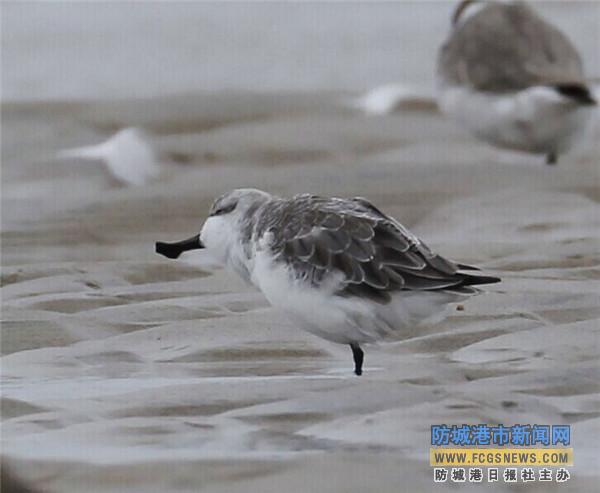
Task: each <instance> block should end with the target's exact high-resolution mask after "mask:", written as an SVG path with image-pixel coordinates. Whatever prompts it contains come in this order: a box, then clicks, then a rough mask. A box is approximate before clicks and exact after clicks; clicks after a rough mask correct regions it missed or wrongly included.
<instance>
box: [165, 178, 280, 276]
mask: <svg viewBox="0 0 600 493" xmlns="http://www.w3.org/2000/svg"><path fill="white" fill-rule="evenodd" d="M271 199H272V196H271V195H270V194H268V193H266V192H263V191H261V190H256V189H253V188H240V189H237V190H232V191H231V192H227V193H226V194H224V195H221V196H220V197H219V198H218V199H217V200H215V201H214V202H213V205H212V206H211V208H210V211H209V213H208V218H207V219H206V221H205V222H204V226H202V230H201V231H200V234H199V235H196V236H193V237H192V238H189V239H187V240H183V241H180V242H177V243H162V242H158V243H157V244H156V252H157V253H160V254H162V255H164V256H166V257H169V258H177V257H179V255H181V253H183V252H185V251H187V250H195V249H198V248H206V249H207V251H208V253H209V255H210V257H212V258H213V259H214V260H216V261H217V262H218V263H220V264H221V265H229V266H231V267H233V268H234V269H235V270H237V271H239V270H240V269H241V268H242V266H241V265H240V264H243V263H244V248H243V247H244V243H245V242H246V241H247V240H248V239H249V237H250V235H251V233H252V228H253V226H254V221H255V218H256V211H257V210H258V208H259V207H260V206H261V205H263V204H264V203H265V202H268V201H269V200H271Z"/></svg>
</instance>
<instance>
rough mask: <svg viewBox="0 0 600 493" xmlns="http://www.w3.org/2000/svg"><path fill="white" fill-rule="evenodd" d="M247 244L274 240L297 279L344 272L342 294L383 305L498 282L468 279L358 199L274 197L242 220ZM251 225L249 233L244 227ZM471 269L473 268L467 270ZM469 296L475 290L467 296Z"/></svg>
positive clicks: (470, 275) (458, 268)
mask: <svg viewBox="0 0 600 493" xmlns="http://www.w3.org/2000/svg"><path fill="white" fill-rule="evenodd" d="M247 218H248V221H247V224H246V235H247V239H246V241H248V240H250V235H252V239H253V240H254V241H258V240H259V239H260V238H262V237H263V235H265V234H267V233H270V234H272V240H271V244H270V248H271V250H272V253H273V256H274V257H275V259H276V261H278V262H285V263H286V264H287V265H289V267H290V269H291V270H292V272H293V275H294V277H295V278H297V279H302V280H305V281H307V282H309V283H311V284H313V285H319V284H320V283H322V282H323V281H325V280H326V279H327V278H328V276H330V275H332V274H334V273H342V274H343V281H342V287H341V288H340V290H339V293H338V294H339V295H342V296H359V297H363V298H365V297H366V298H370V299H372V300H374V301H378V302H382V303H385V302H388V301H389V300H390V295H391V293H393V292H395V291H401V290H418V291H434V290H446V289H447V290H453V291H455V292H457V291H458V292H465V293H466V292H469V291H470V290H469V289H468V288H467V287H468V286H470V285H474V284H485V283H492V282H497V281H499V279H497V278H494V277H489V276H481V275H477V274H476V273H465V272H462V271H461V269H464V268H467V269H469V267H468V266H459V265H457V264H455V263H454V262H451V261H449V260H446V259H444V258H443V257H441V256H440V255H437V254H435V253H433V252H432V251H431V250H430V249H429V248H428V247H427V245H425V244H424V243H423V242H422V241H420V240H419V239H418V238H416V237H415V236H414V235H412V234H411V233H410V232H409V231H407V230H406V229H405V228H404V227H403V226H402V225H401V224H400V223H398V222H397V221H396V220H395V219H393V218H391V217H389V216H387V215H385V214H384V213H383V212H381V211H380V210H379V209H377V208H376V207H375V206H374V205H372V204H371V203H370V202H368V201H367V200H365V199H362V198H354V199H339V198H324V197H318V196H314V195H298V196H295V197H293V198H292V199H278V198H274V199H273V200H270V201H268V202H265V203H264V204H263V205H262V206H260V207H259V208H258V209H257V210H254V211H252V214H251V215H247ZM250 225H252V227H249V226H250ZM471 269H473V268H471ZM471 292H472V291H471Z"/></svg>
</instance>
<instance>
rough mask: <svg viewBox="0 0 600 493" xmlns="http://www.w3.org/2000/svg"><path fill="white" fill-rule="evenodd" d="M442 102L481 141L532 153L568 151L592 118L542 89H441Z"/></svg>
mask: <svg viewBox="0 0 600 493" xmlns="http://www.w3.org/2000/svg"><path fill="white" fill-rule="evenodd" d="M439 104H440V108H441V109H442V111H444V112H445V113H446V114H448V115H449V116H451V117H452V118H453V119H455V120H457V121H458V122H459V123H460V124H461V125H463V126H464V127H465V128H467V129H468V130H469V131H471V132H472V133H473V134H474V135H476V136H477V137H479V138H481V139H483V140H485V141H487V142H489V143H491V144H494V145H497V146H499V147H506V148H510V149H515V150H521V151H527V152H533V153H550V152H556V153H562V152H565V151H567V150H568V149H570V148H571V147H572V146H573V145H574V144H575V143H576V141H577V139H578V137H579V136H581V135H582V134H583V132H584V130H585V127H586V125H587V122H588V120H589V118H590V115H591V110H590V109H589V108H587V107H582V106H579V105H577V103H575V102H573V101H572V100H569V99H568V98H565V97H563V96H561V95H560V94H559V93H558V92H556V91H555V90H554V89H551V88H549V87H543V86H535V87H531V88H528V89H526V90H523V91H519V92H515V93H506V94H493V93H484V92H477V91H474V90H472V89H469V88H465V87H459V86H443V87H442V89H441V90H440V92H439Z"/></svg>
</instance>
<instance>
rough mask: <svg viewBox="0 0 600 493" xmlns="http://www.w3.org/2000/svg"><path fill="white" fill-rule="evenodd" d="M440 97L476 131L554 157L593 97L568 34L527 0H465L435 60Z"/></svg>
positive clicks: (569, 142) (568, 143) (577, 128)
mask: <svg viewBox="0 0 600 493" xmlns="http://www.w3.org/2000/svg"><path fill="white" fill-rule="evenodd" d="M437 79H438V92H439V96H438V100H439V101H438V102H439V105H440V107H441V109H442V111H444V112H445V113H447V114H448V115H450V116H451V117H452V118H453V119H455V120H457V121H458V122H459V123H461V124H462V125H463V126H465V127H466V128H467V129H468V130H469V131H470V132H472V133H473V134H474V135H476V136H477V137H479V138H481V139H482V140H485V141H487V142H489V143H491V144H493V145H496V146H498V147H504V148H507V149H513V150H519V151H526V152H530V153H534V154H544V155H545V156H546V162H547V163H548V164H553V163H555V162H556V161H557V159H558V156H559V155H560V154H563V153H564V152H566V151H568V150H569V149H570V148H571V147H572V146H573V144H574V143H575V142H576V140H577V138H578V137H579V136H581V134H582V133H583V131H584V129H585V127H586V125H587V121H588V120H589V117H590V115H591V111H590V109H591V108H592V107H593V106H594V105H596V104H597V103H596V101H595V99H594V97H593V96H592V94H591V93H590V90H589V88H588V87H587V85H586V79H585V76H584V72H583V64H582V61H581V58H580V56H579V54H578V52H577V50H576V49H575V47H574V46H573V44H572V43H571V42H570V41H569V39H568V38H567V37H566V36H565V35H564V34H563V33H562V32H560V31H559V30H558V29H557V28H556V27H554V26H552V25H551V24H549V23H548V22H546V21H545V20H544V19H542V18H541V17H540V16H539V15H537V14H536V13H535V12H534V11H533V10H532V9H531V8H530V7H529V6H527V5H525V4H524V3H523V2H507V1H483V0H463V1H462V2H461V3H460V4H459V5H458V7H457V8H456V10H455V12H454V16H453V18H452V28H451V32H450V35H449V37H448V39H447V41H446V42H445V44H444V45H443V46H442V47H441V49H440V52H439V56H438V62H437Z"/></svg>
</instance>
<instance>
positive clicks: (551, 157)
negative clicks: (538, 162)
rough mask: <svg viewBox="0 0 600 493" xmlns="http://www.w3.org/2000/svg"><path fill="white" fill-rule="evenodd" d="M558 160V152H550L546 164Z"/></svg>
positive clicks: (554, 162)
mask: <svg viewBox="0 0 600 493" xmlns="http://www.w3.org/2000/svg"><path fill="white" fill-rule="evenodd" d="M557 162H558V156H557V154H556V152H550V153H549V154H546V164H556V163H557Z"/></svg>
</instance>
